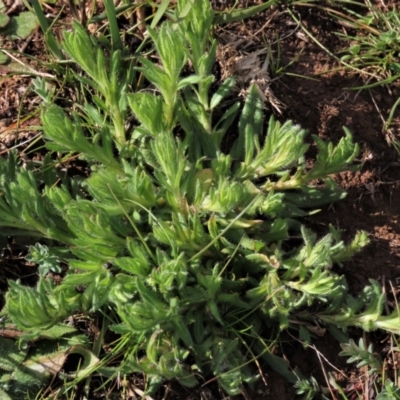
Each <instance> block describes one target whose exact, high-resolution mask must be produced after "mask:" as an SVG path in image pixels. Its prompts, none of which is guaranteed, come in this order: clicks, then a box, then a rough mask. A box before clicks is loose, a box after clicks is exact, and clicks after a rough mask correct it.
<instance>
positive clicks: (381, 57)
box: [337, 0, 400, 88]
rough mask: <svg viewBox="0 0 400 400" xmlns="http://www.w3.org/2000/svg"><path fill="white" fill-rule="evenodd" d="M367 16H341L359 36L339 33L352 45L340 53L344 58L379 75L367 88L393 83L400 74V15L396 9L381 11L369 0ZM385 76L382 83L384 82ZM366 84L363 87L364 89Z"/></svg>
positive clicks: (342, 58)
mask: <svg viewBox="0 0 400 400" xmlns="http://www.w3.org/2000/svg"><path fill="white" fill-rule="evenodd" d="M366 6H367V8H368V10H369V13H368V15H366V16H362V15H357V14H355V13H354V12H352V13H351V14H353V15H351V16H350V15H348V16H345V15H343V16H341V17H339V18H340V19H341V20H343V21H345V22H346V23H347V25H350V26H352V27H354V29H356V30H357V35H356V36H352V35H345V34H341V33H337V35H338V36H340V37H341V38H343V39H344V40H345V41H346V42H349V43H351V45H350V47H348V48H347V49H345V50H343V51H342V52H341V54H342V56H341V60H342V61H345V62H347V63H349V64H351V65H352V66H354V67H356V68H357V69H359V70H361V71H365V72H369V73H371V74H372V75H373V76H375V77H377V78H378V82H374V83H372V84H370V85H367V86H365V87H372V86H376V85H379V84H382V83H390V82H394V81H395V80H396V79H398V78H399V76H400V57H399V54H400V45H399V39H400V33H399V30H400V16H399V14H398V12H397V11H396V10H392V11H380V10H377V9H376V7H374V6H373V5H372V4H371V2H370V1H369V0H366ZM382 79H383V82H381V81H382ZM365 87H364V88H365Z"/></svg>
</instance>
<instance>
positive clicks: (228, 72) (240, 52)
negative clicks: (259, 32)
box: [217, 32, 284, 114]
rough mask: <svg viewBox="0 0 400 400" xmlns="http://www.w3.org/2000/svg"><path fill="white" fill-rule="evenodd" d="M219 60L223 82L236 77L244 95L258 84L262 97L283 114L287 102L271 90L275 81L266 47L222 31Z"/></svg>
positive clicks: (240, 92)
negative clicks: (272, 82) (283, 101)
mask: <svg viewBox="0 0 400 400" xmlns="http://www.w3.org/2000/svg"><path fill="white" fill-rule="evenodd" d="M217 61H218V63H219V66H220V68H221V80H222V81H224V80H225V79H227V78H229V77H231V76H235V77H236V78H237V83H238V90H239V94H240V95H241V96H245V95H246V94H247V93H248V89H249V88H250V87H251V85H252V84H256V86H257V88H258V91H259V92H260V95H261V98H262V99H263V101H264V102H265V103H269V104H271V106H272V107H273V108H274V109H275V110H276V111H277V112H278V113H279V114H281V113H282V111H281V110H282V108H283V107H284V105H283V103H282V102H281V101H280V100H278V99H277V98H276V97H275V95H274V93H273V92H272V90H271V87H270V83H271V78H270V76H269V73H268V64H269V58H268V51H267V49H266V48H265V46H263V45H262V44H259V43H256V42H254V41H252V40H251V39H249V37H245V36H240V35H236V34H232V33H230V32H222V33H219V34H218V50H217Z"/></svg>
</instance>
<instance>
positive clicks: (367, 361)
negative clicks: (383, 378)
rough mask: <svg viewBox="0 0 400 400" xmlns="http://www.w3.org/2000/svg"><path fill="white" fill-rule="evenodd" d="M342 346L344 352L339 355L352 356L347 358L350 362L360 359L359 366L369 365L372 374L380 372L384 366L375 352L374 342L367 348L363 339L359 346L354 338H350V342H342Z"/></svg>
mask: <svg viewBox="0 0 400 400" xmlns="http://www.w3.org/2000/svg"><path fill="white" fill-rule="evenodd" d="M340 347H341V348H342V352H341V353H339V355H340V356H350V358H349V359H348V360H347V362H348V363H352V362H355V361H358V364H357V368H361V367H364V366H366V365H368V367H369V368H370V373H371V374H374V373H376V372H379V370H380V369H381V368H382V361H381V360H380V359H379V357H377V356H376V355H375V354H374V352H373V346H372V344H370V345H369V346H368V348H366V347H365V345H364V340H363V339H360V340H359V342H358V346H357V344H356V343H355V342H354V340H350V342H349V343H348V344H344V343H342V344H341V345H340Z"/></svg>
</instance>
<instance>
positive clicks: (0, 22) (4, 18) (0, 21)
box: [0, 12, 10, 28]
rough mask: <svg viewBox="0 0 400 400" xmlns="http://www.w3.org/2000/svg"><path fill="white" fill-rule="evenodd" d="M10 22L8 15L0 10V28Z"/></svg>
mask: <svg viewBox="0 0 400 400" xmlns="http://www.w3.org/2000/svg"><path fill="white" fill-rule="evenodd" d="M9 22H10V17H9V16H8V15H7V14H4V13H2V12H0V28H4V27H5V26H6V25H7V24H8V23H9Z"/></svg>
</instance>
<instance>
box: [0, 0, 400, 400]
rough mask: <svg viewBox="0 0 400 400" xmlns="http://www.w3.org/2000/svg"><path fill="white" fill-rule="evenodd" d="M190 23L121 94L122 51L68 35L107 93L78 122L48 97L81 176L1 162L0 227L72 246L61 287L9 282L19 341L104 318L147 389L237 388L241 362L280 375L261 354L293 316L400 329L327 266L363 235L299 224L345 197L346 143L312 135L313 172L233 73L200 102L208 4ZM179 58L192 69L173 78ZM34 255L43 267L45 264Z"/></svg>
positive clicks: (209, 54) (49, 128)
mask: <svg viewBox="0 0 400 400" xmlns="http://www.w3.org/2000/svg"><path fill="white" fill-rule="evenodd" d="M188 5H190V7H188ZM182 15H184V17H181V20H179V18H177V19H176V20H179V23H173V22H165V23H163V24H162V25H161V27H160V28H159V29H158V30H151V29H150V30H149V34H150V37H151V39H152V41H153V44H154V51H155V53H156V55H157V56H158V60H159V61H156V62H155V61H153V60H151V59H150V58H148V57H146V55H145V54H142V55H141V56H140V57H139V58H138V60H137V62H138V63H139V66H138V67H137V68H136V71H140V72H141V73H143V75H144V77H145V78H146V79H147V82H148V84H149V85H151V90H143V91H140V92H133V93H128V87H129V85H128V83H129V79H130V78H129V77H130V76H132V75H134V74H133V72H132V71H128V72H127V71H126V70H121V68H122V67H121V65H122V64H121V50H120V49H117V50H113V52H112V54H108V53H107V52H105V51H103V49H101V48H100V47H99V46H97V45H96V44H95V43H93V41H92V38H90V37H89V36H88V35H87V33H86V32H85V30H84V28H83V27H82V26H80V25H78V24H75V25H74V30H73V31H72V32H69V33H66V34H65V41H64V48H65V50H66V52H67V53H68V54H69V56H70V57H71V58H72V59H73V60H75V62H76V63H77V64H78V65H79V66H80V68H82V70H83V71H84V72H85V73H86V75H84V76H82V78H81V81H82V82H86V83H87V84H88V85H89V86H90V87H91V88H92V89H94V90H95V93H98V94H99V95H98V96H97V95H95V97H93V103H91V104H86V105H84V106H83V107H81V108H80V109H79V112H77V111H75V112H72V113H69V112H68V111H67V110H63V109H62V108H61V107H60V106H58V105H55V104H53V105H49V104H46V108H45V109H44V111H43V113H42V122H43V129H44V138H45V140H46V146H47V148H48V149H49V150H50V151H57V152H58V154H59V156H60V157H64V156H67V155H74V154H79V157H80V158H81V159H82V160H84V161H85V162H86V163H87V165H88V168H89V169H90V174H89V176H88V177H80V178H79V179H78V178H76V177H65V176H64V177H62V178H58V176H59V174H58V170H57V165H58V163H55V162H52V159H51V157H52V156H51V155H49V156H48V157H47V158H46V160H45V162H44V165H43V167H42V168H33V167H32V166H30V167H29V168H27V169H24V168H23V167H21V166H19V165H18V162H17V160H16V158H15V156H11V157H10V158H9V160H7V161H5V160H0V178H1V179H0V190H1V193H2V196H1V197H0V225H1V226H2V227H4V228H5V229H7V230H12V232H14V233H18V232H20V233H21V232H22V233H23V234H24V235H31V236H32V237H35V238H38V237H39V238H41V239H42V240H44V241H45V242H46V246H48V248H49V250H52V247H55V245H57V246H58V247H59V246H64V247H65V252H64V254H63V261H65V262H66V263H67V264H68V265H69V270H68V273H67V275H66V277H65V278H64V279H63V281H62V283H61V284H60V285H58V286H56V285H55V284H54V283H52V281H50V280H49V279H48V278H47V277H45V276H42V277H41V278H40V280H39V283H38V285H37V288H30V287H25V286H23V285H22V284H20V283H19V282H11V281H10V289H9V291H8V293H7V296H6V310H7V313H8V314H9V315H10V317H11V318H12V320H13V322H14V323H15V324H16V325H17V326H18V327H19V328H20V329H23V330H26V331H35V330H45V329H49V328H50V327H51V326H53V325H54V324H57V323H58V322H59V321H62V320H63V319H65V318H67V317H68V316H71V315H73V314H74V313H76V312H78V311H79V312H83V313H86V314H87V313H92V312H103V313H104V314H105V315H107V317H108V318H110V319H111V320H112V323H111V326H110V329H111V330H113V331H114V332H116V333H118V334H119V335H120V340H119V342H118V344H117V345H115V348H114V349H113V351H112V354H111V356H110V357H109V358H107V357H106V361H107V360H110V359H111V358H113V357H115V356H116V355H119V356H121V358H122V360H123V361H122V363H121V366H120V368H115V369H112V368H111V367H110V370H109V373H110V371H111V372H114V373H115V374H117V373H119V372H121V373H131V372H133V371H137V372H144V373H145V374H146V375H147V376H148V377H149V380H150V383H149V384H150V387H152V388H154V387H155V386H156V385H157V384H160V383H161V381H162V379H177V380H178V381H179V382H180V383H181V384H183V385H185V386H189V387H191V386H194V385H196V384H198V383H199V379H198V377H199V376H200V375H203V376H215V377H217V379H218V382H219V383H220V385H221V386H222V387H223V388H224V390H225V391H226V392H227V393H229V394H232V395H233V394H238V393H240V390H241V385H242V384H243V383H249V384H251V383H253V381H254V379H255V378H256V374H255V371H254V369H253V368H252V366H251V365H250V363H249V360H256V359H257V358H258V357H264V358H265V360H266V361H267V362H268V363H270V365H271V366H272V367H273V368H278V367H277V365H278V366H279V363H278V362H277V361H276V358H274V356H273V354H272V352H273V350H272V348H270V347H269V346H270V343H272V342H273V341H274V340H275V339H276V337H279V333H280V332H281V331H282V330H285V329H289V328H296V327H297V326H298V324H297V322H298V321H300V320H301V321H303V322H304V321H306V322H307V323H311V324H312V323H313V322H314V320H315V319H318V320H319V321H323V322H324V323H326V324H331V325H332V326H338V327H340V328H342V329H346V328H347V327H349V326H362V327H363V328H364V329H366V330H371V329H376V328H383V329H386V330H389V331H396V332H397V331H398V325H396V323H397V322H398V318H397V317H396V316H395V315H394V314H393V315H392V316H390V317H383V316H382V314H381V312H382V304H383V295H382V293H381V292H380V290H379V285H377V284H376V283H374V282H372V285H371V287H369V288H368V289H366V291H365V292H364V293H363V294H362V295H361V296H360V297H359V298H353V297H351V296H349V295H348V294H347V285H346V281H345V278H344V277H343V276H341V275H340V274H337V273H335V272H334V271H333V270H332V265H333V264H334V263H336V264H338V265H340V263H341V262H343V261H345V260H347V259H348V258H350V257H352V256H353V255H354V254H355V253H356V252H357V251H358V250H359V249H361V248H362V247H363V246H365V245H366V244H367V242H368V239H367V237H366V234H365V233H363V232H360V233H358V234H357V235H356V236H355V238H354V239H353V241H352V242H351V243H350V244H347V245H346V244H345V243H344V242H343V241H342V240H341V239H340V235H339V232H338V231H336V230H335V229H334V228H331V229H330V232H328V233H327V234H326V235H325V236H324V237H322V238H317V236H316V235H315V234H314V233H312V232H311V231H309V230H308V229H306V228H305V227H303V226H302V225H301V224H300V222H299V221H298V220H297V219H296V217H299V216H304V215H310V214H312V213H314V212H316V211H317V207H320V206H321V205H323V204H326V203H330V202H332V201H335V200H338V199H340V198H342V197H343V196H344V195H345V194H344V192H343V191H342V190H340V189H339V188H337V187H336V186H335V184H334V182H333V180H332V179H331V177H330V175H332V174H334V173H337V172H340V171H343V170H348V169H353V168H354V165H353V161H354V159H355V157H356V155H357V153H358V147H357V145H355V144H354V143H353V142H352V138H351V134H350V132H349V131H348V130H347V129H345V136H344V137H343V138H342V140H340V142H339V143H338V144H337V145H333V144H332V143H327V142H325V141H322V140H321V139H318V138H317V137H315V138H314V139H315V143H316V147H317V151H318V155H317V158H316V160H315V162H314V164H313V165H312V166H309V165H308V164H307V163H306V162H305V154H306V151H307V149H308V145H307V144H306V142H305V137H306V132H305V131H304V130H303V129H302V128H301V127H300V126H298V125H296V124H294V123H293V122H291V121H287V122H284V123H281V122H278V121H276V120H275V119H274V118H273V117H271V118H270V119H269V123H268V124H265V122H264V117H263V104H262V101H261V99H260V97H259V96H258V91H257V88H256V87H255V86H252V87H251V88H250V89H249V91H248V96H247V98H246V100H245V102H244V105H242V104H240V102H235V103H234V104H233V105H230V106H229V107H226V106H224V101H225V100H226V98H227V96H228V95H229V92H230V90H231V89H232V88H233V86H234V84H235V82H234V79H229V80H228V81H226V82H224V83H223V84H222V85H221V86H220V88H219V89H218V90H217V91H216V92H215V93H214V94H213V95H210V91H211V89H210V88H211V84H212V82H213V79H214V77H213V76H212V66H213V63H214V59H215V51H216V42H215V41H214V40H211V41H210V36H211V22H210V21H212V11H211V9H210V7H209V3H208V2H204V3H203V2H191V1H189V0H179V1H178V6H177V16H182ZM188 61H190V65H192V66H193V71H194V73H193V75H189V76H183V70H184V66H186V65H187V64H188ZM132 68H133V67H132ZM96 96H97V97H96ZM216 110H218V113H217V112H216ZM128 115H129V116H133V117H134V118H135V126H134V129H133V132H131V134H130V135H128V136H127V131H126V129H125V119H126V118H127V116H128ZM235 122H237V123H235ZM264 130H265V131H266V132H265V133H264ZM228 135H229V137H230V138H233V139H232V142H233V143H232V146H229V149H226V148H225V147H224V140H225V139H226V137H227V136H228ZM2 232H3V231H2ZM4 232H5V230H4ZM36 241H37V239H36ZM42 250H43V248H42ZM42 250H40V249H37V259H38V258H40V257H42V258H46V257H49V254H44V253H45V252H44V253H43V251H42ZM42 253H43V254H42ZM50 254H51V252H50ZM54 254H56V253H54ZM35 262H37V261H35ZM309 339H310V340H311V338H309Z"/></svg>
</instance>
